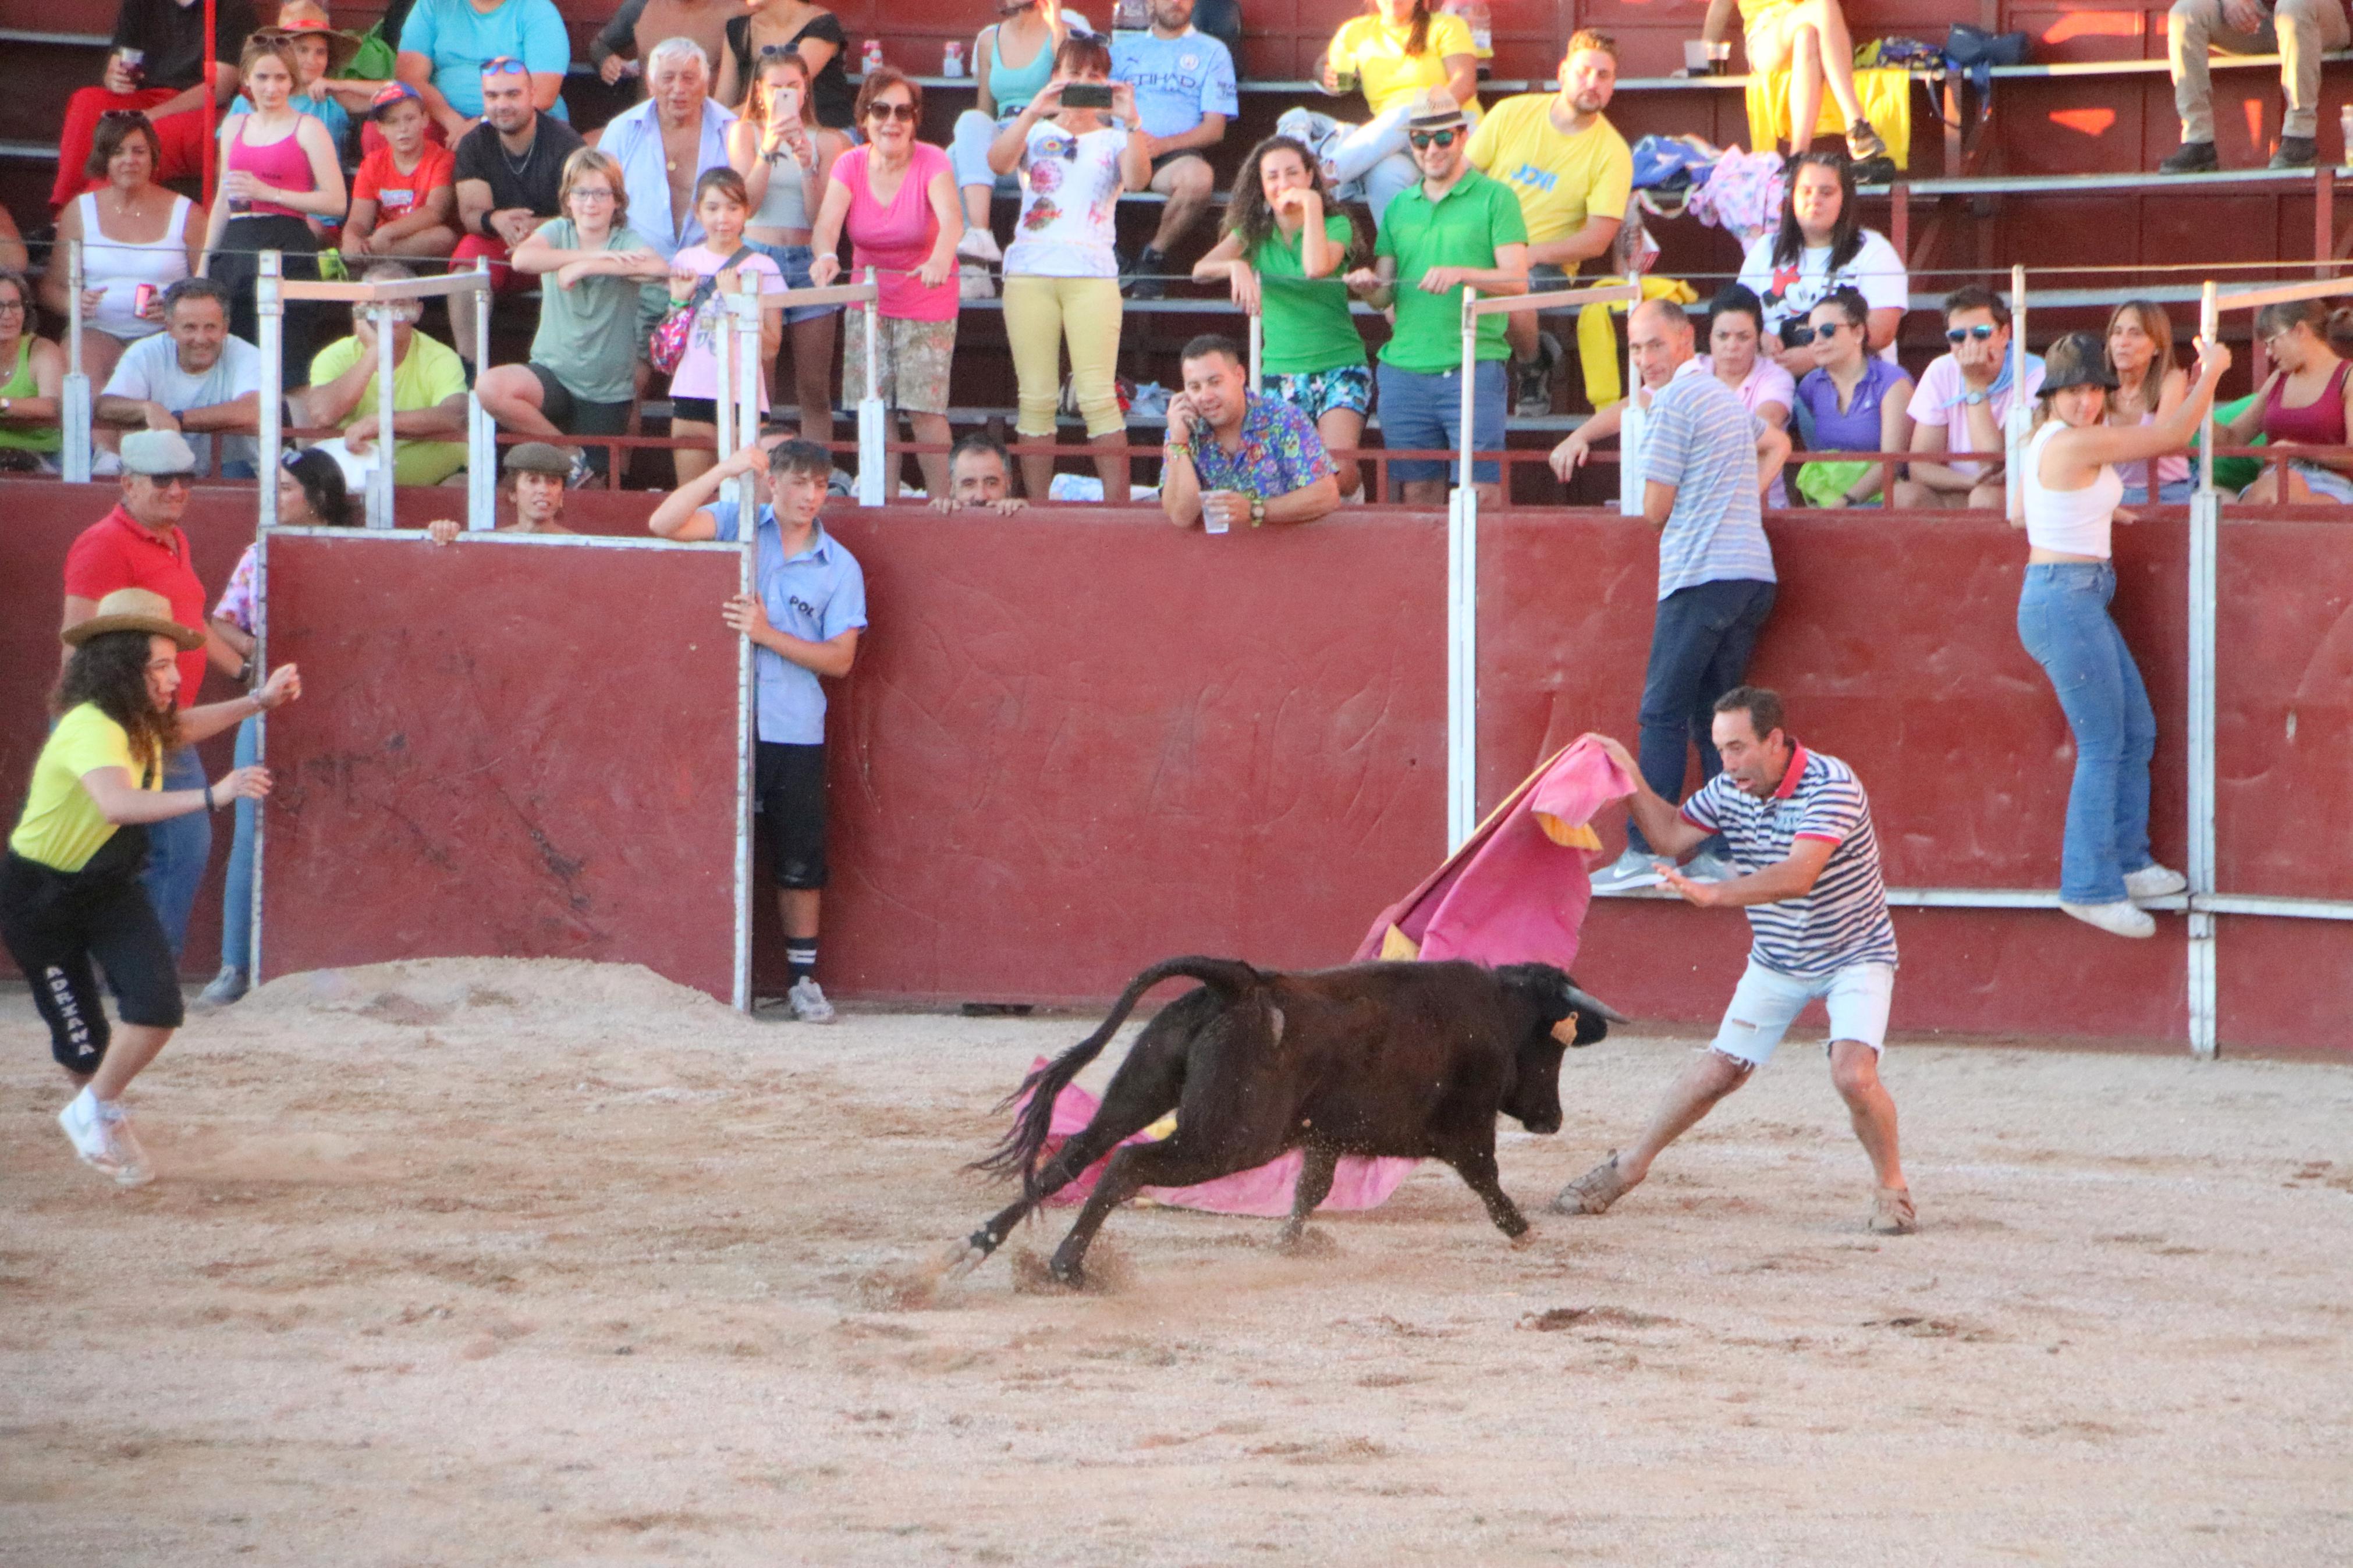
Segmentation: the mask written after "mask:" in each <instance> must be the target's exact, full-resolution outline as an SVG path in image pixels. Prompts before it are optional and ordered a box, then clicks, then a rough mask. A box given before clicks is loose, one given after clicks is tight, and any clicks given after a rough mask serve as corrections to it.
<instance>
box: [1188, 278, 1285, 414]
mask: <svg viewBox="0 0 2353 1568" xmlns="http://www.w3.org/2000/svg"><path fill="white" fill-rule="evenodd" d="M1258 287H1259V296H1258V300H1259V308H1258V309H1257V310H1252V311H1251V312H1250V395H1252V396H1256V395H1258V394H1259V393H1260V392H1261V391H1262V390H1264V384H1265V380H1266V378H1265V375H1264V373H1263V366H1262V362H1263V361H1264V359H1265V357H1266V315H1265V310H1266V279H1263V278H1261V279H1259V280H1258ZM1180 390H1181V389H1180Z"/></svg>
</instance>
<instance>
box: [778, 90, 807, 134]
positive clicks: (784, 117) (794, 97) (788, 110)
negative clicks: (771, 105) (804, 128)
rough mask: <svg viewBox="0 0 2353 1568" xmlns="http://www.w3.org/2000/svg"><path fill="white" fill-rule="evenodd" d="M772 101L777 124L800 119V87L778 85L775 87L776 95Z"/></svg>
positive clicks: (789, 122)
mask: <svg viewBox="0 0 2353 1568" xmlns="http://www.w3.org/2000/svg"><path fill="white" fill-rule="evenodd" d="M774 101H775V110H774V113H775V115H776V123H777V124H779V125H790V124H792V123H794V122H795V121H798V120H799V119H800V117H801V89H799V88H797V87H780V88H778V89H776V99H775V100H774Z"/></svg>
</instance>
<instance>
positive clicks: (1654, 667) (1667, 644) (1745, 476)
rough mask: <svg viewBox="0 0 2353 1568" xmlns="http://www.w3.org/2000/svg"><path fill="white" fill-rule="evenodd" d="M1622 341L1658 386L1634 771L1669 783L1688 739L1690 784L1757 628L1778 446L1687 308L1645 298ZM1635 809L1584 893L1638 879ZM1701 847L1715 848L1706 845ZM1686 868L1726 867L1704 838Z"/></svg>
mask: <svg viewBox="0 0 2353 1568" xmlns="http://www.w3.org/2000/svg"><path fill="white" fill-rule="evenodd" d="M1626 342H1627V346H1628V347H1629V349H1630V351H1631V352H1632V353H1633V357H1634V365H1635V369H1636V370H1637V371H1639V372H1640V373H1641V376H1642V380H1643V383H1644V384H1646V385H1650V386H1656V387H1658V388H1659V392H1658V395H1657V396H1656V398H1655V399H1654V400H1653V401H1652V403H1651V409H1650V413H1649V414H1648V415H1647V416H1645V418H1644V421H1643V426H1642V430H1643V434H1642V446H1641V459H1640V460H1641V466H1642V480H1643V484H1642V516H1643V519H1644V521H1648V522H1649V523H1650V524H1651V527H1653V528H1656V529H1658V530H1659V531H1660V532H1659V610H1658V619H1657V620H1656V621H1655V622H1654V623H1652V626H1651V662H1650V669H1649V671H1648V673H1646V674H1645V675H1644V677H1643V679H1642V709H1641V721H1642V739H1641V754H1642V764H1641V767H1642V777H1643V779H1644V781H1645V782H1647V783H1648V784H1650V786H1651V789H1653V790H1655V791H1656V792H1658V793H1659V794H1660V795H1680V794H1682V793H1683V770H1684V768H1685V767H1686V766H1687V765H1688V763H1689V761H1690V757H1691V750H1692V747H1693V745H1694V743H1696V744H1697V745H1698V747H1699V772H1700V779H1701V781H1702V782H1703V783H1704V782H1706V781H1707V780H1709V779H1712V778H1714V777H1715V774H1716V770H1717V768H1718V767H1719V766H1720V765H1721V764H1720V763H1719V761H1718V759H1717V757H1716V752H1715V746H1714V745H1713V744H1711V743H1710V741H1709V734H1710V731H1709V724H1710V714H1709V708H1708V705H1709V704H1710V703H1712V702H1714V701H1715V700H1716V698H1717V697H1718V696H1719V695H1721V694H1722V693H1724V692H1725V691H1727V690H1729V689H1732V688H1733V687H1736V686H1737V685H1739V684H1740V683H1741V681H1742V680H1743V679H1746V676H1747V673H1748V655H1749V653H1750V651H1751V650H1752V649H1754V648H1755V647H1756V646H1757V632H1758V631H1759V630H1760V629H1762V628H1763V626H1764V625H1765V617H1766V616H1767V615H1769V614H1771V613H1772V609H1773V594H1774V576H1773V552H1772V549H1771V547H1770V546H1769V545H1767V543H1766V542H1765V527H1764V520H1763V517H1762V515H1761V514H1760V512H1759V511H1758V509H1757V497H1758V496H1759V495H1760V494H1761V493H1762V492H1763V491H1764V490H1765V489H1767V487H1768V486H1770V485H1771V483H1772V482H1773V476H1774V475H1775V474H1777V473H1778V472H1779V471H1780V468H1781V464H1782V462H1783V460H1784V459H1785V458H1788V455H1789V438H1788V437H1787V436H1785V435H1783V434H1782V433H1781V432H1780V431H1778V430H1776V429H1775V428H1773V426H1770V425H1767V424H1766V423H1765V422H1764V421H1763V420H1761V419H1759V418H1757V416H1755V415H1753V414H1751V413H1749V412H1748V410H1747V409H1746V407H1745V406H1744V405H1742V404H1741V401H1740V398H1739V395H1738V394H1736V393H1735V392H1734V391H1733V390H1732V389H1731V388H1730V387H1728V386H1726V385H1725V384H1724V383H1723V382H1721V381H1719V380H1717V379H1716V378H1715V376H1713V375H1711V374H1708V372H1707V371H1706V370H1705V369H1704V367H1703V366H1702V365H1701V364H1700V363H1699V362H1698V361H1697V360H1696V359H1695V358H1694V356H1693V352H1692V351H1693V343H1692V324H1691V318H1690V317H1689V316H1686V315H1685V314H1684V313H1683V309H1682V307H1680V306H1678V305H1674V304H1672V303H1670V302H1669V301H1667V300H1644V301H1643V302H1642V303H1641V304H1640V305H1637V306H1635V307H1634V310H1633V313H1632V314H1631V315H1630V317H1628V318H1627V324H1626ZM1643 833H1644V829H1643V827H1642V824H1641V819H1640V817H1639V816H1637V818H1636V820H1635V821H1634V822H1633V823H1631V824H1630V825H1629V826H1628V828H1627V831H1626V852H1625V853H1624V854H1623V855H1621V856H1620V857H1619V858H1618V860H1617V862H1616V864H1614V865H1612V866H1610V867H1609V868H1608V869H1606V870H1604V871H1603V872H1602V873H1601V874H1600V875H1599V876H1598V877H1596V878H1594V879H1593V887H1594V890H1595V891H1596V892H1604V893H1606V892H1612V891H1617V890H1620V889H1629V888H1634V887H1643V886H1648V885H1649V884H1650V883H1651V880H1652V878H1651V854H1652V853H1653V852H1654V851H1656V850H1657V846H1656V845H1654V844H1650V843H1646V842H1644V838H1643ZM1714 848H1715V846H1713V845H1710V846H1708V849H1714ZM1689 871H1690V875H1692V876H1694V877H1696V878H1698V879H1701V880H1704V881H1714V880H1719V879H1723V878H1724V877H1726V876H1729V875H1730V874H1731V868H1730V867H1728V866H1727V865H1725V863H1724V860H1723V858H1721V856H1719V855H1716V854H1712V853H1708V852H1706V851H1705V850H1704V851H1703V852H1702V853H1701V854H1699V855H1697V856H1695V857H1694V858H1693V860H1692V864H1691V866H1690V868H1689Z"/></svg>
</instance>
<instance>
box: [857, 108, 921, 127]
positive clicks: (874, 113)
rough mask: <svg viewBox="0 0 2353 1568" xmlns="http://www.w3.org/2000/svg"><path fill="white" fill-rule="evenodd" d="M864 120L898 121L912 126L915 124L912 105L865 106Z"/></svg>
mask: <svg viewBox="0 0 2353 1568" xmlns="http://www.w3.org/2000/svg"><path fill="white" fill-rule="evenodd" d="M866 118H867V119H869V120H898V121H904V122H906V123H907V124H910V125H913V123H914V122H915V106H914V105H913V104H912V103H870V104H868V105H867V106H866Z"/></svg>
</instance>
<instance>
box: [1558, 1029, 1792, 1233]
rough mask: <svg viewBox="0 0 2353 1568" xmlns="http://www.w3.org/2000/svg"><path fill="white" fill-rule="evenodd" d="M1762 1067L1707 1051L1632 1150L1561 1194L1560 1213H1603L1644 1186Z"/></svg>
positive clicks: (1613, 1156)
mask: <svg viewBox="0 0 2353 1568" xmlns="http://www.w3.org/2000/svg"><path fill="white" fill-rule="evenodd" d="M1756 1070H1757V1069H1756V1068H1755V1067H1754V1066H1752V1065H1751V1064H1749V1063H1747V1062H1744V1061H1736V1060H1735V1059H1734V1058H1731V1057H1728V1056H1725V1054H1724V1053H1723V1052H1722V1051H1719V1050H1715V1049H1713V1048H1711V1049H1708V1050H1704V1051H1702V1052H1701V1053H1700V1054H1699V1056H1698V1057H1697V1058H1696V1059H1694V1061H1693V1062H1692V1064H1691V1065H1690V1066H1689V1067H1687V1068H1683V1073H1682V1075H1681V1076H1680V1077H1678V1078H1677V1079H1675V1081H1674V1085H1673V1087H1672V1088H1671V1089H1668V1090H1667V1097H1666V1098H1665V1099H1664V1100H1661V1101H1660V1102H1659V1108H1658V1110H1654V1111H1652V1112H1651V1124H1650V1125H1649V1126H1647V1127H1645V1128H1643V1129H1642V1135H1641V1137H1640V1138H1638V1139H1636V1140H1635V1141H1634V1143H1633V1145H1632V1147H1630V1148H1627V1149H1621V1150H1619V1151H1618V1152H1615V1153H1613V1154H1611V1155H1610V1156H1609V1159H1607V1160H1604V1161H1603V1162H1602V1163H1600V1164H1599V1165H1596V1166H1595V1167H1594V1168H1593V1169H1592V1170H1590V1171H1588V1172H1587V1173H1585V1174H1583V1175H1582V1176H1579V1177H1577V1180H1575V1181H1573V1182H1571V1183H1569V1184H1568V1185H1567V1186H1565V1187H1563V1188H1562V1189H1561V1190H1560V1194H1559V1195H1558V1196H1557V1197H1556V1198H1554V1199H1553V1201H1552V1207H1553V1210H1554V1212H1555V1213H1556V1214H1599V1213H1601V1212H1602V1211H1603V1210H1605V1209H1607V1208H1608V1207H1609V1205H1611V1204H1614V1203H1616V1202H1617V1201H1618V1200H1619V1199H1620V1198H1621V1197H1623V1196H1624V1195H1625V1194H1628V1193H1629V1192H1631V1191H1632V1190H1633V1189H1634V1188H1636V1187H1637V1186H1640V1185H1641V1183H1642V1180H1643V1178H1644V1177H1646V1176H1648V1175H1649V1174H1650V1173H1651V1162H1652V1161H1653V1160H1656V1159H1657V1158H1658V1157H1659V1155H1660V1154H1661V1153H1662V1152H1664V1150H1665V1149H1666V1147H1667V1145H1668V1144H1670V1143H1672V1142H1674V1141H1675V1140H1676V1139H1678V1138H1680V1137H1682V1136H1683V1134H1684V1133H1686V1132H1688V1131H1691V1130H1692V1129H1693V1128H1694V1127H1696V1126H1698V1125H1699V1123H1700V1121H1701V1119H1702V1118H1704V1116H1706V1115H1707V1113H1708V1112H1709V1111H1711V1110H1715V1107H1716V1102H1717V1101H1719V1100H1723V1099H1724V1098H1725V1096H1726V1095H1728V1094H1730V1093H1731V1092H1732V1091H1733V1090H1734V1089H1738V1088H1739V1087H1740V1086H1741V1085H1742V1084H1744V1083H1746V1082H1747V1081H1748V1075H1749V1074H1750V1073H1752V1072H1755V1071H1756Z"/></svg>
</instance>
